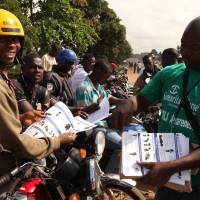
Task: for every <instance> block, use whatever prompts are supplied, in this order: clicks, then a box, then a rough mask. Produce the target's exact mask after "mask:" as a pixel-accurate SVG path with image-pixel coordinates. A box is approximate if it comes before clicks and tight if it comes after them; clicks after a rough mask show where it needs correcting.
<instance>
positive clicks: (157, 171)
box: [136, 162, 173, 186]
mask: <svg viewBox="0 0 200 200" xmlns="http://www.w3.org/2000/svg"><path fill="white" fill-rule="evenodd" d="M137 164H138V165H140V166H142V167H145V168H147V169H149V170H150V171H149V172H148V173H147V174H146V175H145V176H142V177H140V178H137V179H136V181H137V182H138V183H142V184H144V185H149V186H163V185H165V184H166V183H167V182H168V180H169V178H170V177H171V175H172V174H173V172H172V170H171V169H170V164H169V162H138V163H137Z"/></svg>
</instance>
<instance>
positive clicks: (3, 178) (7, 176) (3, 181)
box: [0, 162, 38, 188]
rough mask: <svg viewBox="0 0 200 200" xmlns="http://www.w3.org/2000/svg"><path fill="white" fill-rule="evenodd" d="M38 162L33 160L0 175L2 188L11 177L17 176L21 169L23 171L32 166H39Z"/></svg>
mask: <svg viewBox="0 0 200 200" xmlns="http://www.w3.org/2000/svg"><path fill="white" fill-rule="evenodd" d="M37 165H38V164H35V163H33V162H27V163H25V164H23V165H21V166H20V167H17V168H15V169H14V170H12V171H10V172H9V173H6V174H4V175H2V176H0V188H1V187H2V186H4V185H6V184H8V183H9V182H10V181H11V179H12V178H13V177H14V176H16V175H17V174H18V173H19V172H20V171H23V169H25V168H28V167H30V166H37Z"/></svg>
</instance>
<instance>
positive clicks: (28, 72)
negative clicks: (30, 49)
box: [12, 54, 50, 113]
mask: <svg viewBox="0 0 200 200" xmlns="http://www.w3.org/2000/svg"><path fill="white" fill-rule="evenodd" d="M21 70H22V71H21V74H20V75H19V76H18V77H17V79H14V80H12V82H13V84H14V90H15V95H16V98H17V102H18V107H19V112H20V113H24V112H28V111H31V110H33V109H37V108H38V107H39V106H41V109H42V110H43V109H45V108H47V107H48V104H49V101H50V93H49V92H48V90H47V89H46V88H45V87H43V86H41V85H39V82H41V80H42V78H43V73H44V68H43V66H42V60H41V58H40V56H39V55H37V54H28V55H26V56H25V58H24V64H23V66H22V69H21Z"/></svg>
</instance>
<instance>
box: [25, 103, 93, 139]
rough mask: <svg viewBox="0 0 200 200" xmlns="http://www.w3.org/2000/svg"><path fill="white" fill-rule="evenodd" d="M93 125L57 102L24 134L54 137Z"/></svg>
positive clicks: (89, 127)
mask: <svg viewBox="0 0 200 200" xmlns="http://www.w3.org/2000/svg"><path fill="white" fill-rule="evenodd" d="M94 126H95V125H94V124H92V123H90V122H88V121H86V120H84V119H82V118H81V117H79V116H77V117H74V116H73V115H72V113H71V111H70V110H69V108H68V107H67V106H66V105H65V104H64V103H62V102H58V103H56V104H55V105H54V106H52V107H51V108H49V109H48V110H47V111H46V112H45V118H43V119H42V120H41V121H39V122H35V123H33V124H32V125H31V126H29V127H28V128H27V129H26V131H25V132H24V134H28V135H31V136H32V137H37V138H41V137H54V136H59V135H61V134H62V133H66V132H68V131H70V130H74V131H75V132H81V131H86V130H89V129H91V128H93V127H94Z"/></svg>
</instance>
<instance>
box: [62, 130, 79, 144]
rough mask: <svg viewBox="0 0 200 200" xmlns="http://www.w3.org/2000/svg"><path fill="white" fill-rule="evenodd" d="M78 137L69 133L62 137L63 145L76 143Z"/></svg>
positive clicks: (71, 132)
mask: <svg viewBox="0 0 200 200" xmlns="http://www.w3.org/2000/svg"><path fill="white" fill-rule="evenodd" d="M76 137H77V135H76V134H75V133H74V132H73V131H69V132H67V133H64V134H62V135H61V136H60V143H61V144H71V143H73V142H74V141H75V139H76Z"/></svg>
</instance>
